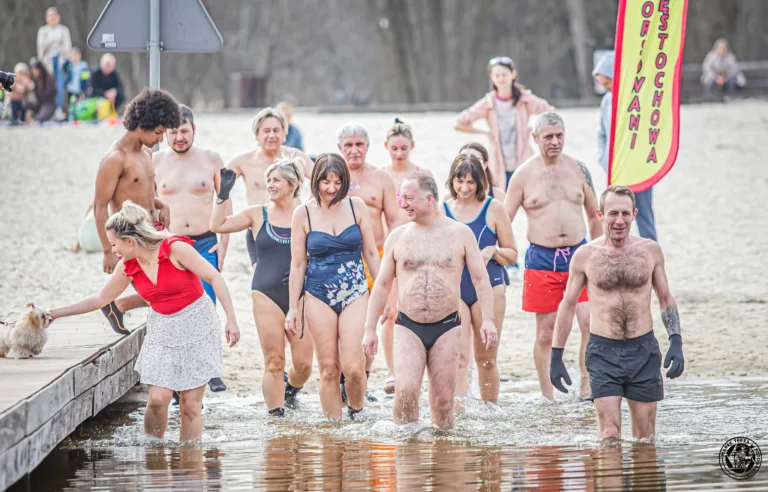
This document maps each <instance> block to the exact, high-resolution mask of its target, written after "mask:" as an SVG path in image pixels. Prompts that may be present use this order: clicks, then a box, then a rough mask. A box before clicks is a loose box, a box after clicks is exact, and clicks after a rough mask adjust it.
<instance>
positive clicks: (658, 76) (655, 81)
mask: <svg viewBox="0 0 768 492" xmlns="http://www.w3.org/2000/svg"><path fill="white" fill-rule="evenodd" d="M664 75H665V74H664V72H659V73H657V74H656V77H654V78H653V85H655V86H656V88H658V89H661V88H662V87H664V84H663V83H662V82H661V79H662V78H663V77H664Z"/></svg>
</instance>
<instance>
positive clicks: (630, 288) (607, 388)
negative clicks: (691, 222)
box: [549, 186, 685, 440]
mask: <svg viewBox="0 0 768 492" xmlns="http://www.w3.org/2000/svg"><path fill="white" fill-rule="evenodd" d="M636 215H637V208H636V205H635V196H634V194H633V193H632V192H631V191H630V190H629V188H625V187H624V186H609V187H608V188H607V189H606V190H605V191H604V192H603V193H602V195H600V211H599V212H598V216H599V217H600V219H601V221H602V224H603V226H604V228H605V235H604V236H602V237H599V238H597V239H594V240H592V241H590V242H589V243H588V244H586V245H584V246H583V247H581V248H580V249H579V251H577V252H576V254H574V255H573V258H572V259H571V269H570V276H569V278H568V285H567V287H566V289H565V298H564V299H563V301H562V302H561V303H560V307H559V308H558V311H557V321H556V322H555V335H554V341H553V343H552V362H551V366H550V370H549V376H550V379H551V381H552V384H553V385H554V386H555V387H556V388H557V389H558V390H560V391H562V392H566V393H567V392H568V390H567V389H565V387H564V386H563V383H562V381H561V379H564V380H565V382H566V383H567V384H571V380H570V378H569V377H568V371H567V370H566V368H565V364H563V349H564V347H565V342H566V341H567V340H568V333H569V332H570V331H571V324H572V323H573V315H574V313H575V311H576V306H577V300H578V297H579V295H580V294H579V293H580V292H581V291H582V289H583V288H584V287H585V286H586V288H587V290H588V291H589V302H590V307H591V308H592V320H591V325H590V331H591V334H590V336H589V344H588V345H587V370H588V371H589V381H590V384H591V386H592V395H591V399H592V400H593V401H594V402H595V409H596V410H597V425H598V438H599V439H600V440H604V439H621V399H622V398H626V399H627V403H628V404H629V413H630V416H631V422H632V436H633V437H634V438H635V439H648V440H653V439H654V436H655V434H656V404H657V402H658V401H661V400H663V399H664V383H663V378H662V377H661V351H660V350H659V343H658V342H657V341H656V337H655V336H654V334H653V317H652V315H651V293H652V292H653V291H656V296H657V297H658V299H659V309H661V321H662V322H663V323H664V327H665V328H666V329H667V334H668V335H669V350H668V351H667V356H666V357H665V358H664V368H667V367H670V365H671V366H672V367H671V368H670V369H669V371H667V377H668V378H670V379H674V378H676V377H679V376H680V375H681V374H682V373H683V369H684V367H685V360H684V358H683V340H682V338H681V335H680V315H679V314H678V312H677V304H676V303H675V299H674V298H673V297H672V294H671V293H670V291H669V283H668V282H667V274H666V272H665V270H664V253H663V252H662V250H661V247H660V246H659V244H658V243H656V242H655V241H651V240H649V239H643V238H640V237H637V236H631V235H630V234H629V231H630V227H631V226H632V222H633V220H634V218H635V216H636Z"/></svg>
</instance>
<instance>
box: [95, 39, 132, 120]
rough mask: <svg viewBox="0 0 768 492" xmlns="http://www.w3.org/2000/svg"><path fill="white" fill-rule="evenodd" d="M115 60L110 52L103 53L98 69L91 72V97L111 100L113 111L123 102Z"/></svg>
mask: <svg viewBox="0 0 768 492" xmlns="http://www.w3.org/2000/svg"><path fill="white" fill-rule="evenodd" d="M116 67H117V60H116V59H115V55H113V54H112V53H104V54H103V55H102V56H101V60H100V61H99V69H98V70H96V71H95V72H93V74H91V87H93V94H92V95H93V97H103V98H105V99H108V100H110V101H112V103H114V105H115V111H117V112H118V113H119V112H120V106H122V105H123V103H124V102H125V90H123V82H122V81H121V80H120V74H119V73H118V72H117V68H116Z"/></svg>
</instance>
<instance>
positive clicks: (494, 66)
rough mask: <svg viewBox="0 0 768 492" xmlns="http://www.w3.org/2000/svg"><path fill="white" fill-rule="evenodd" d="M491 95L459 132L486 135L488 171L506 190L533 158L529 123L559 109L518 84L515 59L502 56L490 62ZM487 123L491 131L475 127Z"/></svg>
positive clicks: (464, 117) (467, 115)
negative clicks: (521, 166)
mask: <svg viewBox="0 0 768 492" xmlns="http://www.w3.org/2000/svg"><path fill="white" fill-rule="evenodd" d="M488 74H489V77H490V85H491V91H490V92H488V93H487V94H486V95H485V96H483V98H482V99H480V100H479V101H477V102H476V103H475V104H473V105H472V106H471V107H469V108H468V109H465V110H464V111H462V113H461V115H459V118H458V120H457V122H456V126H455V128H456V130H458V131H460V132H467V133H480V134H484V135H486V136H487V137H488V139H489V140H490V148H489V150H490V160H489V162H488V168H489V169H490V170H491V175H492V176H493V180H494V182H496V183H504V184H503V185H502V184H499V186H503V187H504V188H505V189H506V185H507V183H509V178H511V177H512V174H513V173H514V172H515V169H517V166H519V165H520V164H522V163H523V162H525V160H526V159H528V158H529V157H531V156H532V155H533V150H532V149H531V145H530V131H529V130H528V120H529V118H530V117H531V116H532V115H538V114H541V113H544V112H547V111H553V110H554V109H555V108H554V106H552V105H551V104H549V103H548V102H547V101H546V100H544V99H542V98H540V97H537V96H535V95H534V94H533V93H532V92H531V91H530V90H527V89H525V88H524V87H523V86H522V85H520V84H518V83H517V70H515V64H514V62H513V61H512V59H511V58H509V57H507V56H499V57H496V58H492V59H491V60H490V61H489V62H488ZM479 119H485V120H486V121H487V123H488V126H489V127H490V130H481V129H478V128H475V127H473V126H472V124H473V123H474V122H475V121H477V120H479Z"/></svg>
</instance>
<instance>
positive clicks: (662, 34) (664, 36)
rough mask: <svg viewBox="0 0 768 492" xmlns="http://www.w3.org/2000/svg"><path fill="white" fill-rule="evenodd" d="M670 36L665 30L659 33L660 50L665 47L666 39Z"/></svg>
mask: <svg viewBox="0 0 768 492" xmlns="http://www.w3.org/2000/svg"><path fill="white" fill-rule="evenodd" d="M668 37H669V34H667V33H665V32H660V33H659V49H660V50H663V49H664V41H666V40H667V38H668Z"/></svg>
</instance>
